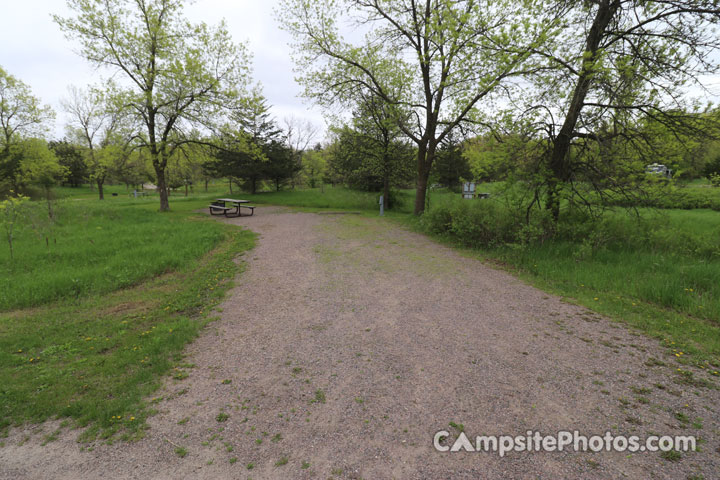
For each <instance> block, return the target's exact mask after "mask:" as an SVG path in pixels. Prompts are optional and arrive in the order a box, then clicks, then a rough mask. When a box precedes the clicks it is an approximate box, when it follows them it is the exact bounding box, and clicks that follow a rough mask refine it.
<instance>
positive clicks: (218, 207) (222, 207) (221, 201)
mask: <svg viewBox="0 0 720 480" xmlns="http://www.w3.org/2000/svg"><path fill="white" fill-rule="evenodd" d="M246 203H250V202H249V200H238V199H235V198H218V199H217V200H215V201H214V202H212V203H210V215H225V216H226V217H227V216H230V215H234V216H236V217H242V212H241V211H240V208H247V209H249V210H250V215H248V216H252V215H253V214H254V213H255V207H254V206H253V205H245V204H246ZM227 204H230V205H232V206H230V207H228V206H227ZM217 212H220V213H217Z"/></svg>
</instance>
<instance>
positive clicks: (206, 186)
mask: <svg viewBox="0 0 720 480" xmlns="http://www.w3.org/2000/svg"><path fill="white" fill-rule="evenodd" d="M207 188H208V179H207V178H206V179H205V193H207Z"/></svg>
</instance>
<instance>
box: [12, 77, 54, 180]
mask: <svg viewBox="0 0 720 480" xmlns="http://www.w3.org/2000/svg"><path fill="white" fill-rule="evenodd" d="M54 117H55V112H54V111H53V110H52V108H50V107H49V106H47V105H41V103H40V100H39V99H38V98H37V97H35V96H34V95H33V94H32V91H31V90H30V87H29V86H27V85H26V84H25V83H23V82H22V81H21V80H18V79H17V78H15V77H13V76H12V75H10V74H9V73H8V72H6V71H5V70H4V69H3V68H2V67H0V128H1V129H2V132H1V134H0V182H2V181H3V180H5V181H8V182H9V183H10V185H11V186H12V188H13V189H14V190H15V191H16V192H17V191H18V189H19V187H20V185H19V180H20V178H19V170H20V161H21V159H22V158H21V157H19V156H17V155H11V148H12V147H13V145H16V144H17V143H19V142H20V141H22V139H23V138H27V137H33V136H43V134H44V133H45V132H46V130H47V126H48V124H49V122H50V121H51V120H52V119H53V118H54Z"/></svg>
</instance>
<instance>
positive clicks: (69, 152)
mask: <svg viewBox="0 0 720 480" xmlns="http://www.w3.org/2000/svg"><path fill="white" fill-rule="evenodd" d="M48 147H49V148H50V150H52V152H53V153H54V154H55V156H56V157H57V159H58V162H59V163H60V165H62V166H63V167H65V168H66V169H67V172H68V173H67V177H66V181H67V183H68V184H70V186H71V187H75V188H77V187H79V186H80V185H82V184H83V183H85V181H87V179H88V176H89V174H88V168H87V165H86V164H85V154H84V153H85V152H84V151H83V149H82V147H80V146H78V145H76V144H75V143H72V142H69V141H68V140H67V139H65V140H59V141H51V142H49V143H48Z"/></svg>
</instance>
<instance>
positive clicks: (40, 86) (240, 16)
mask: <svg viewBox="0 0 720 480" xmlns="http://www.w3.org/2000/svg"><path fill="white" fill-rule="evenodd" d="M0 1H1V2H2V7H1V8H0V10H1V12H2V14H0V65H1V66H2V67H3V68H4V69H5V70H6V71H7V72H9V73H10V74H11V75H13V76H15V77H17V78H19V79H20V80H22V81H23V82H25V83H26V84H28V85H30V87H31V88H32V90H33V93H34V94H35V95H36V96H38V97H40V98H41V99H42V101H43V102H44V103H48V104H50V105H51V106H52V107H53V108H54V109H55V111H56V112H57V113H58V117H57V120H56V122H55V123H56V125H55V129H54V132H55V136H56V137H61V136H62V135H63V131H64V128H63V126H64V124H65V116H64V114H63V112H62V108H61V107H60V99H62V98H63V97H66V96H67V87H68V86H69V85H76V86H85V85H88V84H90V83H95V82H97V81H98V80H99V79H100V78H101V75H100V74H101V73H103V72H96V71H95V70H94V69H93V68H92V67H91V66H90V65H89V64H88V63H87V62H86V61H85V60H83V59H82V58H80V57H79V56H78V55H77V54H76V53H75V51H76V50H77V48H76V47H75V46H74V45H73V44H72V43H71V42H69V41H68V40H66V39H65V37H64V36H63V34H62V33H61V32H60V29H59V28H58V26H57V25H56V24H55V23H54V22H53V21H52V18H51V17H50V15H51V14H53V13H57V14H60V15H67V14H68V13H69V10H68V9H67V7H66V6H65V1H64V0H12V1H10V0H0ZM188 3H191V2H188ZM277 3H278V0H260V1H258V0H197V1H196V2H195V3H194V4H190V5H188V6H187V7H186V10H185V11H186V15H187V17H188V18H189V19H190V20H191V21H193V22H198V21H204V22H207V23H209V24H217V23H218V22H219V21H220V20H221V19H222V18H225V20H226V21H227V24H228V28H229V30H230V33H231V34H232V36H233V38H234V39H235V41H238V42H240V41H242V42H246V43H247V45H248V46H249V48H250V51H251V52H253V56H254V61H253V70H254V75H253V76H254V78H255V80H256V81H259V82H260V83H261V84H262V86H263V90H264V93H265V96H266V97H267V98H268V101H269V103H270V104H272V106H273V108H272V111H273V114H274V115H275V117H276V118H277V119H278V120H281V119H282V118H284V117H286V116H289V115H295V116H298V117H303V118H308V119H310V120H311V121H313V123H315V124H316V125H318V126H319V127H323V128H324V121H323V119H322V116H321V115H320V113H319V112H317V111H313V110H311V109H310V108H308V107H307V106H306V105H305V104H304V103H303V101H302V100H301V99H300V98H299V97H298V94H299V93H300V87H299V86H298V85H297V84H296V83H295V81H294V74H293V63H292V60H291V59H290V47H289V46H288V42H289V41H290V38H289V36H288V35H287V34H286V33H285V32H283V31H281V30H280V28H279V27H278V25H277V22H276V21H275V18H274V15H273V8H274V7H275V5H276V4H277ZM104 76H105V77H107V71H106V72H104Z"/></svg>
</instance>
